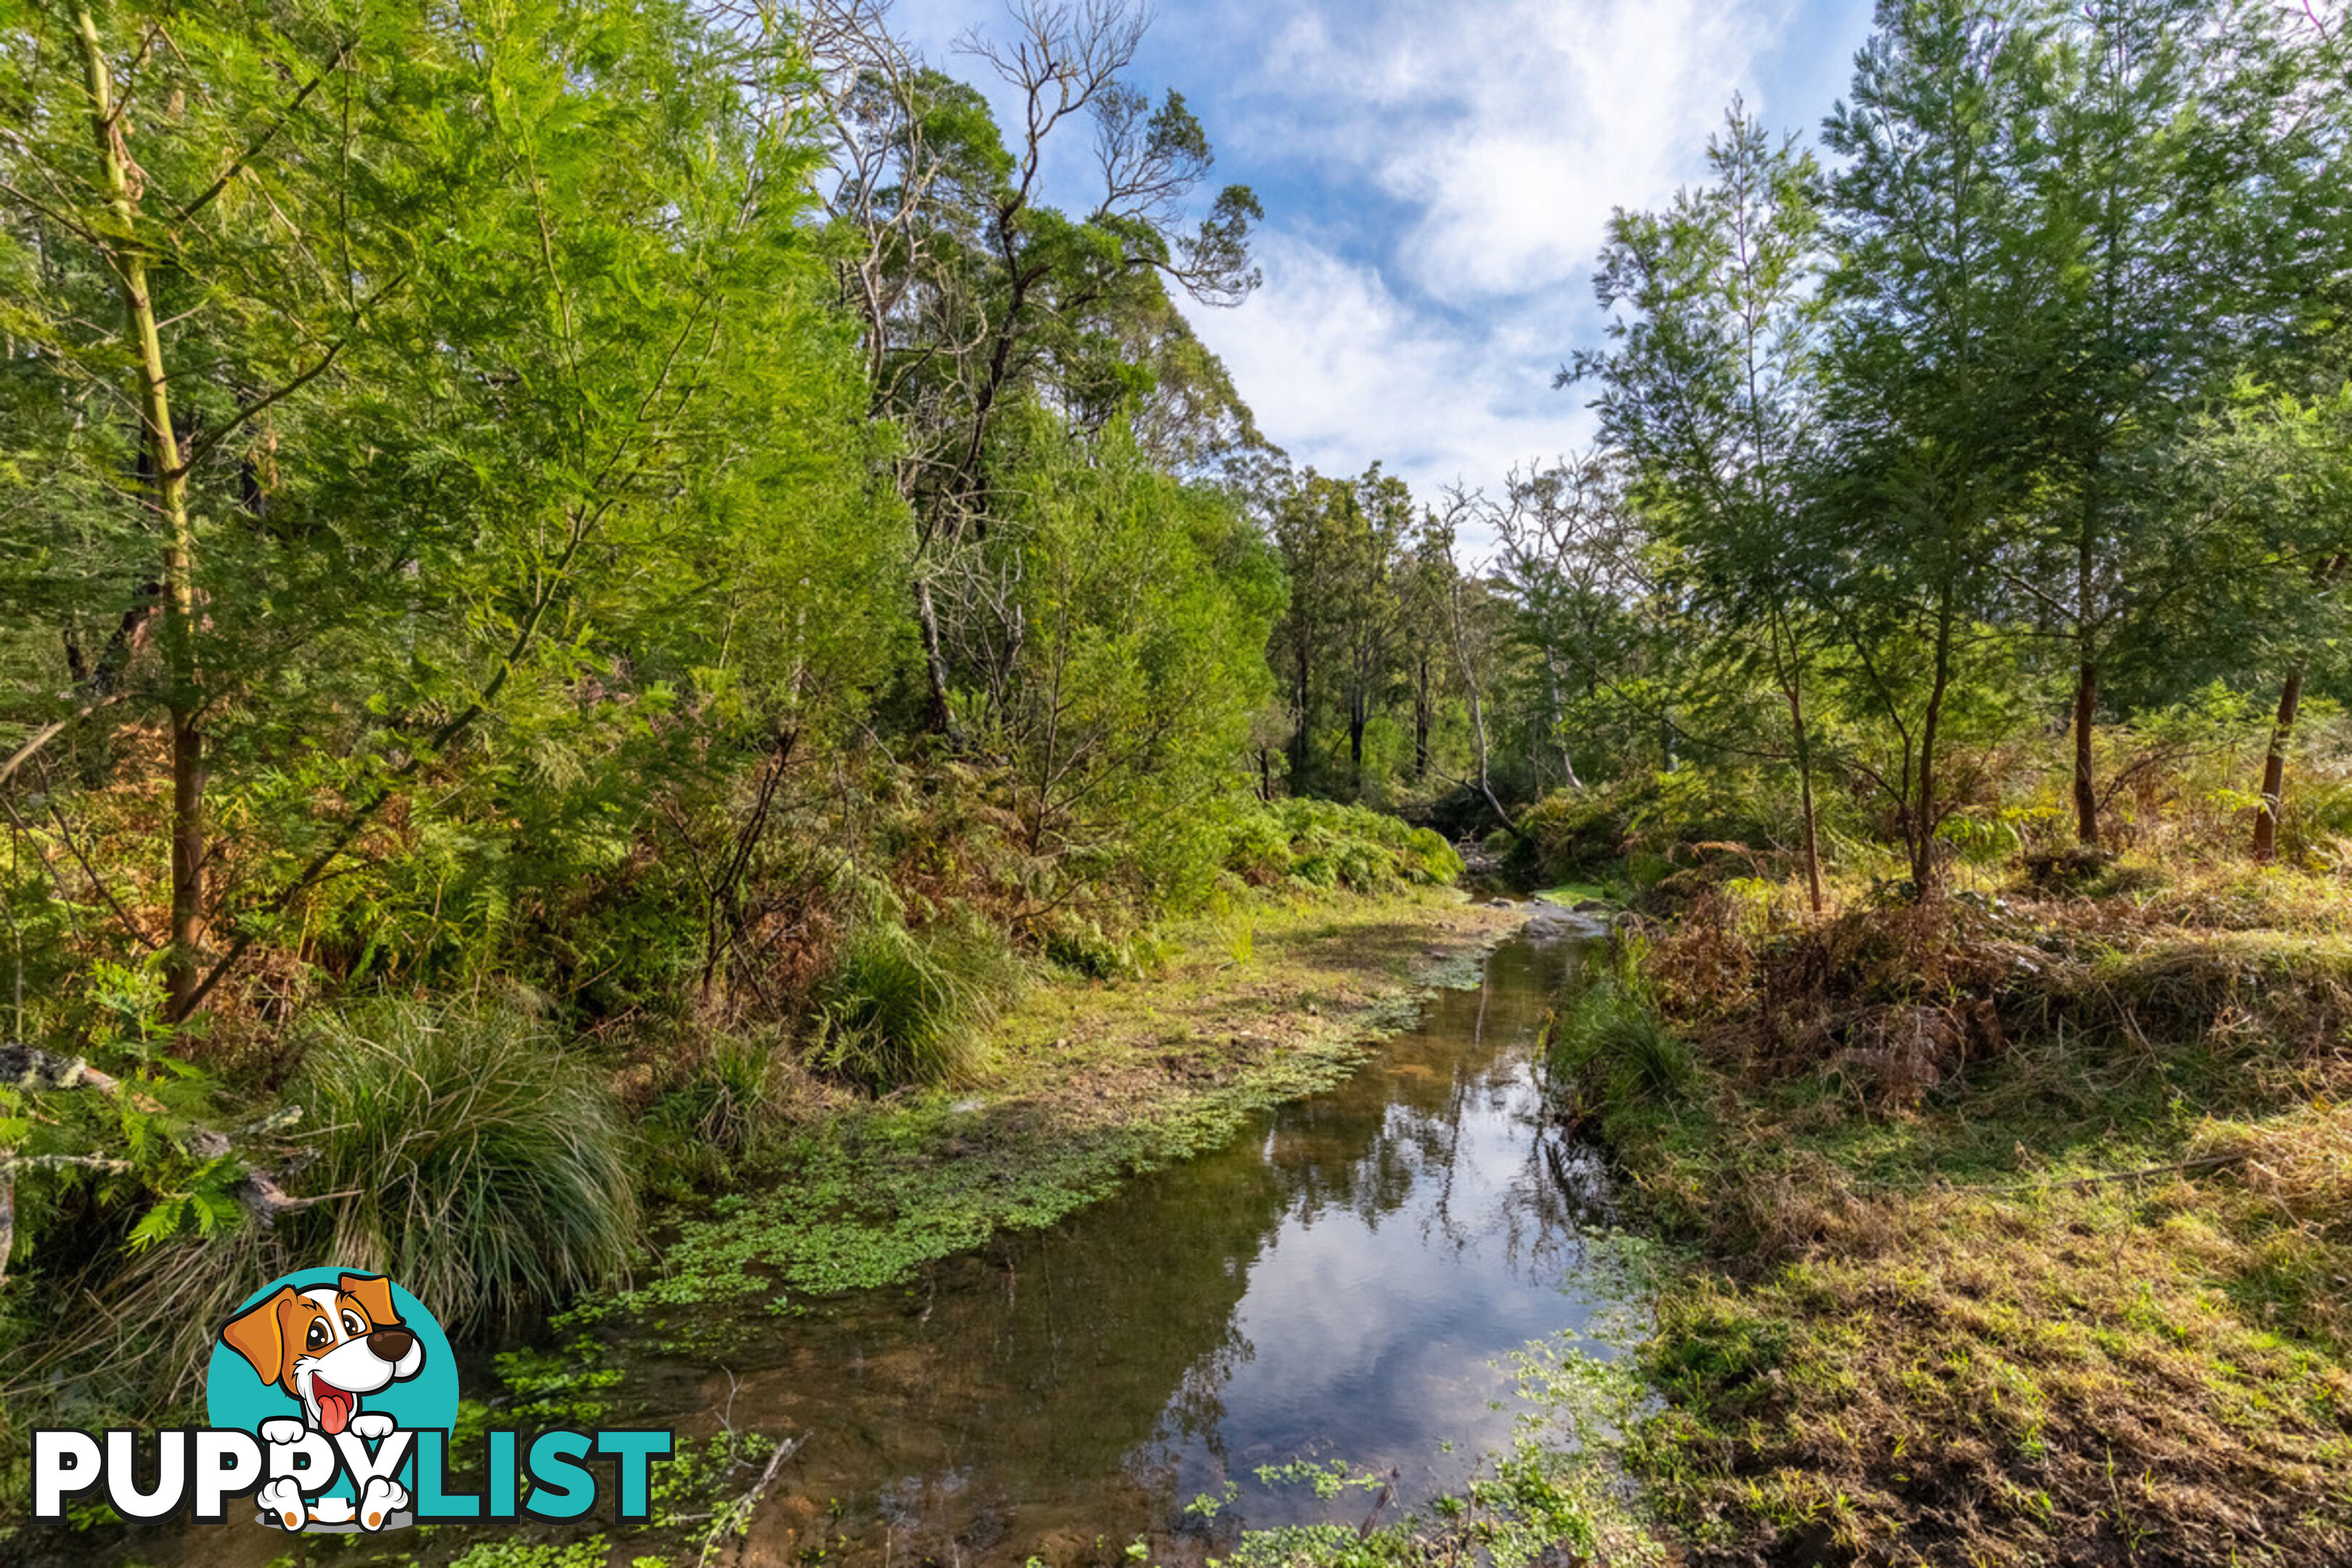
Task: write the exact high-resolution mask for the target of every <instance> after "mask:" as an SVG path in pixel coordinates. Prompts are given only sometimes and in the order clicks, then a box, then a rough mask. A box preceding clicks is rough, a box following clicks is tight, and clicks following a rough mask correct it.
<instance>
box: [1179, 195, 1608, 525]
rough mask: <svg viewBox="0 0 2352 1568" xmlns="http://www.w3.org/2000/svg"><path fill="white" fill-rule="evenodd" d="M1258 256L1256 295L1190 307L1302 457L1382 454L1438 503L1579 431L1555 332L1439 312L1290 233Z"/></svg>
mask: <svg viewBox="0 0 2352 1568" xmlns="http://www.w3.org/2000/svg"><path fill="white" fill-rule="evenodd" d="M1261 259H1262V262H1263V265H1264V266H1265V275H1266V281H1265V288H1264V289H1261V290H1260V291H1259V292H1258V294H1257V295H1256V296H1255V298H1253V299H1252V300H1250V301H1249V302H1248V303H1247V304H1246V305H1244V306H1243V307H1241V308H1240V309H1239V310H1193V311H1192V312H1191V314H1192V321H1193V325H1194V327H1195V329H1196V330H1197V331H1199V332H1200V334H1201V336H1202V340H1203V341H1205V342H1207V343H1208V345H1209V346H1210V347H1211V348H1212V349H1213V350H1214V351H1215V352H1216V353H1217V354H1218V355H1219V357H1221V358H1222V359H1223V361H1224V362H1225V364H1226V367H1227V368H1228V369H1229V370H1231V371H1232V372H1233V375H1234V384H1235V385H1236V386H1238V387H1239V388H1240V389H1241V391H1242V394H1243V395H1244V397H1245V398H1247V399H1248V400H1249V402H1250V405H1251V407H1252V408H1253V409H1255V411H1256V414H1257V416H1258V423H1259V425H1260V426H1261V427H1263V428H1264V429H1265V431H1266V433H1267V436H1268V437H1269V438H1270V439H1272V440H1273V441H1275V442H1276V444H1277V445H1279V446H1282V447H1286V448H1287V449H1288V450H1289V452H1290V454H1291V456H1292V458H1293V459H1294V460H1296V461H1297V462H1299V463H1301V464H1302V465H1303V464H1308V463H1311V464H1313V465H1314V466H1315V467H1317V468H1320V469H1321V470H1323V471H1324V472H1326V473H1356V472H1360V471H1361V470H1362V469H1364V468H1368V467H1370V465H1371V464H1372V463H1373V462H1374V461H1375V460H1378V461H1381V462H1382V463H1384V464H1385V465H1386V466H1387V468H1388V469H1389V471H1391V472H1392V473H1398V474H1402V475H1403V476H1404V478H1405V479H1407V480H1409V481H1410V482H1411V483H1412V486H1413V489H1414V491H1415V493H1416V494H1418V495H1420V496H1422V497H1423V498H1424V499H1434V497H1435V496H1436V495H1437V493H1438V491H1439V490H1441V489H1443V488H1444V486H1446V485H1448V484H1451V483H1454V482H1456V481H1466V482H1468V483H1469V484H1471V485H1473V486H1475V485H1479V484H1486V483H1491V482H1492V481H1493V480H1495V479H1499V478H1500V477H1501V476H1502V474H1503V472H1504V470H1505V469H1507V468H1509V467H1510V466H1511V465H1512V464H1513V463H1515V462H1520V461H1524V460H1526V459H1528V458H1534V457H1538V456H1542V455H1546V454H1554V453H1557V452H1559V451H1560V450H1561V449H1562V448H1564V447H1568V446H1570V445H1571V444H1573V442H1574V441H1575V439H1576V438H1577V437H1578V436H1579V435H1580V433H1581V431H1582V428H1583V426H1584V424H1585V421H1584V419H1583V417H1582V416H1581V409H1580V404H1581V400H1580V398H1578V397H1576V396H1575V395H1573V394H1570V393H1559V392H1554V391H1552V390H1551V386H1550V373H1551V370H1552V368H1553V366H1554V365H1555V364H1556V363H1558V359H1559V347H1558V345H1559V342H1561V341H1562V339H1561V338H1560V337H1559V336H1557V335H1554V334H1552V333H1546V332H1532V333H1529V332H1517V331H1514V332H1506V331H1479V330H1475V329H1465V328H1463V327H1462V326H1460V325H1459V324H1458V323H1453V322H1450V321H1445V320H1444V319H1442V318H1435V317H1432V316H1430V315H1427V314H1425V313H1423V312H1422V311H1419V310H1415V309H1413V308H1412V306H1411V305H1410V304H1408V303H1407V302H1406V301H1405V300H1402V299H1400V298H1399V297H1398V296H1397V294H1396V293H1395V292H1393V291H1392V290H1391V289H1390V288H1389V286H1388V285H1387V283H1386V282H1384V281H1383V280H1382V279H1381V274H1380V272H1379V271H1378V270H1377V269H1376V268H1372V267H1370V266H1367V265H1363V264H1360V263H1351V262H1349V261H1346V260H1343V259H1341V258H1339V257H1337V256H1334V255H1333V254H1332V253H1331V252H1330V251H1329V250H1328V249H1325V248H1323V247H1320V246H1318V245H1316V244H1314V243H1312V242H1310V241H1307V240H1303V239H1299V238H1297V237H1291V236H1289V235H1286V234H1285V233H1283V232H1282V231H1280V230H1276V231H1274V232H1273V233H1271V234H1269V235H1267V236H1266V237H1265V240H1264V243H1263V245H1262V246H1261ZM1563 329H1564V323H1563ZM1530 338H1532V339H1533V340H1535V341H1532V342H1530V341H1528V340H1529V339H1530Z"/></svg>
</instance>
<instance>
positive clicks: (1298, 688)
mask: <svg viewBox="0 0 2352 1568" xmlns="http://www.w3.org/2000/svg"><path fill="white" fill-rule="evenodd" d="M1293 635H1295V636H1296V637H1297V638H1298V654H1297V677H1296V679H1293V681H1292V682H1291V688H1290V689H1291V705H1292V706H1293V707H1294V708H1296V709H1297V712H1298V726H1297V729H1294V730H1293V731H1291V732H1290V793H1291V794H1293V795H1297V793H1298V792H1299V790H1300V789H1301V788H1303V787H1304V786H1305V784H1306V782H1307V711H1308V710H1307V699H1308V698H1309V697H1310V696H1311V695H1312V688H1311V686H1310V685H1309V679H1310V676H1311V673H1312V671H1313V668H1314V665H1313V662H1312V658H1313V656H1312V655H1310V654H1309V653H1308V652H1307V632H1306V628H1304V627H1299V628H1297V630H1296V631H1295V633H1294V634H1293Z"/></svg>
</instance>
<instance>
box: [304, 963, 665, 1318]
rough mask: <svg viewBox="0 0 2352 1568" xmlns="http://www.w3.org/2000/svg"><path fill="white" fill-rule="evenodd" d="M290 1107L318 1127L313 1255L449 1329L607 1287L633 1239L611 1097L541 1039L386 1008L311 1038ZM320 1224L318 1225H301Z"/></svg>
mask: <svg viewBox="0 0 2352 1568" xmlns="http://www.w3.org/2000/svg"><path fill="white" fill-rule="evenodd" d="M294 1097H295V1099H296V1100H298V1101H299V1102H301V1103H302V1104H303V1105H304V1107H305V1109H306V1111H307V1112H308V1114H307V1115H306V1117H305V1121H306V1122H307V1123H308V1124H309V1125H311V1126H315V1127H317V1128H318V1129H320V1132H319V1134H318V1141H317V1143H316V1145H315V1147H316V1149H317V1152H318V1161H317V1163H316V1165H315V1166H314V1167H313V1169H312V1170H311V1172H310V1173H309V1174H308V1176H307V1178H306V1185H307V1186H309V1187H310V1189H311V1190H314V1191H319V1192H326V1193H336V1194H344V1195H342V1196H340V1197H338V1198H336V1199H335V1200H334V1201H333V1202H332V1203H331V1205H323V1206H324V1210H325V1215H326V1218H325V1220H324V1222H323V1223H324V1225H325V1226H326V1227H327V1234H326V1235H325V1236H324V1237H322V1238H321V1239H322V1241H323V1243H324V1245H323V1246H322V1247H320V1250H319V1254H318V1255H319V1256H322V1257H328V1258H334V1259H335V1260H336V1261H337V1262H338V1263H341V1264H345V1265H348V1266H351V1267H353V1268H369V1269H373V1270H376V1271H380V1272H383V1273H388V1274H390V1275H392V1276H393V1277H394V1278H395V1279H398V1280H400V1282H401V1283H402V1284H404V1285H405V1286H406V1287H408V1289H411V1290H413V1291H415V1293H416V1294H417V1295H418V1296H419V1297H420V1298H422V1299H423V1300H425V1301H427V1302H429V1303H431V1304H432V1307H433V1310H434V1311H435V1312H436V1315H438V1316H439V1317H440V1318H441V1319H442V1321H444V1322H446V1323H449V1324H451V1325H453V1326H456V1327H470V1326H479V1325H483V1324H487V1323H493V1322H500V1321H512V1320H513V1319H515V1318H517V1317H519V1316H520V1315H522V1314H524V1313H526V1312H528V1311H530V1310H534V1309H537V1308H541V1307H545V1306H548V1305H550V1304H552V1303H554V1302H557V1301H560V1300H562V1299H563V1298H565V1297H566V1296H569V1295H571V1294H572V1292H574V1291H576V1290H579V1289H583V1288H585V1287H587V1286H590V1285H593V1284H596V1283H598V1282H599V1281H601V1280H603V1279H605V1278H607V1277H609V1276H611V1275H613V1274H614V1273H615V1272H617V1271H618V1270H619V1269H621V1268H622V1267H623V1266H624V1265H625V1263H626V1262H627V1261H628V1258H629V1255H630V1252H631V1250H632V1248H633V1247H634V1246H635V1240H636V1236H637V1202H636V1196H635V1183H634V1179H633V1173H632V1172H631V1170H630V1167H629V1162H628V1160H627V1158H626V1157H625V1152H624V1151H625V1149H626V1148H627V1146H628V1135H627V1133H626V1132H625V1131H624V1130H623V1128H622V1126H621V1124H620V1120H619V1117H618V1115H617V1114H616V1110H615V1107H614V1102H613V1100H612V1097H611V1096H610V1094H609V1093H608V1092H607V1091H606V1089H604V1086H603V1085H602V1084H601V1083H599V1081H598V1080H597V1078H596V1076H595V1075H594V1074H593V1073H592V1072H591V1071H590V1070H588V1068H586V1067H584V1066H583V1064H582V1063H580V1062H579V1061H577V1060H576V1059H574V1058H572V1057H570V1056H568V1055H567V1054H566V1052H565V1051H564V1049H563V1046H562V1041H561V1040H560V1039H559V1038H558V1037H556V1036H555V1034H554V1033H553V1031H551V1030H550V1029H549V1028H548V1027H546V1026H544V1025H541V1024H540V1023H538V1022H536V1021H534V1020H532V1019H530V1018H527V1017H525V1016H521V1015H520V1014H518V1013H515V1012H512V1011H509V1010H503V1009H499V1008H494V1007H488V1006H483V1007H478V1008H476V1009H471V1010H467V1009H460V1008H456V1007H449V1008H430V1007H425V1006H420V1005H414V1004H408V1003H386V1004H382V1005H376V1006H373V1007H370V1008H367V1009H365V1010H362V1011H359V1012H354V1013H351V1014H345V1015H341V1016H335V1015H329V1016H324V1017H322V1018H320V1020H319V1021H317V1022H316V1023H315V1024H314V1025H313V1026H312V1044H311V1046H310V1053H309V1056H308V1058H307V1059H306V1061H305V1064H304V1068H303V1072H302V1075H301V1078H300V1079H299V1081H298V1082H297V1083H296V1084H295V1086H294ZM313 1223H317V1222H313Z"/></svg>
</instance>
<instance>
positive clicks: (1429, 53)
mask: <svg viewBox="0 0 2352 1568" xmlns="http://www.w3.org/2000/svg"><path fill="white" fill-rule="evenodd" d="M1792 4H1793V0H1748V3H1746V4H1735V5H1707V4H1704V3H1703V0H1570V3H1569V4H1560V3H1559V0H1496V3H1493V4H1487V5H1451V4H1431V3H1429V0H1370V3H1369V4H1353V5H1307V6H1305V7H1297V8H1292V9H1291V10H1290V11H1289V12H1288V14H1287V15H1286V16H1284V17H1282V18H1281V19H1279V20H1276V19H1274V18H1273V16H1271V15H1270V14H1268V13H1264V12H1260V13H1255V15H1256V16H1258V17H1260V18H1261V19H1260V20H1258V21H1257V23H1256V29H1257V30H1259V31H1260V32H1261V33H1262V34H1263V37H1264V42H1263V44H1262V45H1260V46H1259V47H1250V46H1249V44H1248V43H1247V42H1246V41H1245V38H1246V34H1247V33H1248V32H1249V31H1251V30H1252V24H1251V22H1250V21H1249V20H1246V19H1245V18H1247V17H1250V16H1252V15H1253V13H1251V12H1249V11H1247V10H1244V8H1242V7H1240V6H1236V5H1224V6H1221V7H1218V8H1217V9H1216V11H1215V13H1214V14H1213V16H1202V14H1201V13H1200V12H1198V11H1197V10H1195V9H1192V8H1187V9H1186V10H1185V11H1183V12H1182V13H1179V14H1174V15H1171V16H1170V18H1169V19H1168V20H1169V22H1171V23H1176V22H1177V18H1178V16H1181V17H1183V18H1184V21H1183V22H1182V23H1181V24H1179V25H1181V28H1182V32H1183V35H1184V37H1185V38H1186V40H1187V41H1188V42H1195V41H1197V42H1196V47H1210V41H1211V40H1212V39H1216V40H1220V41H1223V40H1224V39H1227V38H1229V37H1230V36H1231V32H1230V30H1231V29H1234V28H1235V27H1239V28H1240V29H1242V31H1243V33H1244V40H1235V41H1234V43H1225V44H1224V47H1228V48H1233V49H1234V56H1235V58H1238V59H1240V60H1243V61H1245V62H1248V64H1247V66H1246V67H1245V68H1244V71H1243V72H1242V74H1241V75H1240V76H1239V77H1238V78H1237V79H1234V80H1232V81H1231V82H1229V83H1228V84H1226V85H1225V86H1224V87H1223V89H1222V91H1223V94H1224V96H1225V98H1226V99H1227V100H1228V101H1229V102H1232V103H1234V105H1235V106H1236V107H1245V108H1247V109H1250V110H1258V109H1261V108H1263V109H1264V110H1266V114H1265V119H1264V120H1263V121H1257V117H1256V116H1255V115H1253V116H1252V120H1253V121H1256V123H1255V125H1244V126H1243V127H1240V128H1237V129H1238V130H1239V131H1240V132H1241V134H1242V135H1243V136H1244V137H1245V138H1248V142H1247V145H1248V149H1249V151H1250V152H1251V153H1253V154H1255V155H1263V151H1264V150H1265V140H1264V138H1263V137H1262V136H1255V135H1252V133H1251V132H1252V131H1253V129H1270V130H1273V131H1275V132H1276V136H1277V137H1278V139H1279V143H1278V144H1279V145H1280V146H1281V147H1282V148H1283V149H1285V150H1286V153H1287V154H1288V155H1289V156H1290V157H1292V158H1294V159H1295V158H1299V157H1302V156H1304V157H1307V158H1311V159H1313V160H1315V161H1316V162H1318V163H1322V164H1324V165H1325V166H1327V167H1330V168H1332V169H1333V170H1334V171H1335V172H1347V173H1352V174H1357V175H1359V176H1360V177H1361V178H1363V179H1365V180H1366V181H1368V182H1369V183H1370V184H1372V185H1374V186H1375V187H1377V188H1378V190H1380V191H1381V193H1383V194H1384V195H1387V196H1389V197H1391V198H1393V199H1395V200H1397V201H1399V202H1401V203H1402V204H1403V205H1405V207H1406V209H1407V210H1408V211H1409V213H1410V214H1411V215H1412V216H1410V218H1409V219H1408V221H1407V224H1406V226H1405V227H1404V228H1403V229H1402V231H1401V232H1400V233H1398V234H1396V235H1395V236H1394V237H1393V244H1394V259H1395V262H1396V264H1397V265H1398V266H1400V267H1401V268H1402V271H1403V274H1404V276H1405V277H1406V279H1409V281H1410V282H1411V283H1412V284H1413V285H1414V286H1416V287H1418V288H1419V289H1423V290H1426V291H1427V292H1428V293H1429V294H1431V295H1432V296H1433V297H1435V298H1438V299H1441V300H1452V301H1461V302H1467V301H1469V300H1475V299H1478V298H1481V297H1498V298H1507V297H1510V296H1515V295H1518V294H1522V293H1525V292H1527V291H1528V290H1530V289H1538V288H1542V287H1546V286H1550V285H1556V284H1559V283H1560V282H1563V281H1565V280H1567V279H1570V277H1571V276H1573V275H1574V273H1575V272H1576V270H1577V269H1578V268H1580V267H1582V266H1583V265H1584V264H1585V263H1587V262H1588V261H1589V260H1590V259H1591V256H1592V254H1593V252H1594V251H1595V250H1596V249H1597V248H1598V247H1599V246H1600V244H1601V238H1602V236H1603V230H1604V226H1605V225H1606V223H1607V221H1608V216H1609V212H1610V209H1611V207H1612V205H1618V204H1624V205H1636V206H1639V205H1653V204H1655V203H1657V202H1659V201H1661V200H1663V199H1664V197H1665V196H1667V195H1669V194H1670V193H1671V192H1672V191H1673V189H1674V187H1675V184H1678V183H1680V182H1682V181H1684V180H1686V179H1688V178H1689V177H1691V175H1692V174H1694V173H1695V172H1696V168H1697V165H1698V160H1699V153H1700V151H1701V149H1702V148H1703V147H1704V146H1705V143H1706V137H1707V135H1708V133H1709V132H1711V131H1712V130H1713V129H1714V127H1715V126H1716V124H1717V122H1718V121H1719V119H1720V117H1721V114H1722V110H1723V108H1724V106H1725V104H1726V103H1727V102H1728V100H1730V98H1731V95H1732V94H1733V92H1734V91H1736V90H1738V89H1741V88H1743V87H1744V88H1746V89H1747V90H1748V95H1749V97H1750V98H1751V99H1753V98H1755V97H1756V96H1757V92H1756V84H1755V83H1754V82H1752V81H1751V80H1749V76H1750V68H1751V65H1752V63H1753V62H1754V60H1755V58H1756V57H1757V55H1758V53H1759V50H1760V49H1761V48H1762V47H1765V46H1766V45H1767V44H1769V42H1770V41H1771V40H1772V39H1773V38H1774V37H1776V36H1777V35H1778V34H1779V32H1780V29H1781V28H1782V27H1783V26H1785V25H1786V22H1787V19H1788V16H1789V12H1790V7H1791V5H1792ZM1235 43H1238V44H1239V47H1234V44H1235ZM1221 129H1222V128H1221ZM1225 133H1226V134H1227V135H1228V136H1229V137H1230V136H1231V135H1232V134H1233V132H1232V131H1226V132H1225Z"/></svg>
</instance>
